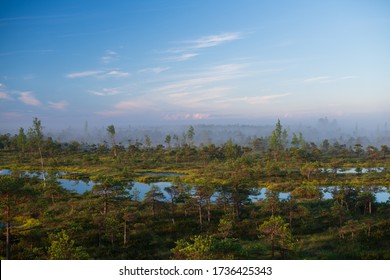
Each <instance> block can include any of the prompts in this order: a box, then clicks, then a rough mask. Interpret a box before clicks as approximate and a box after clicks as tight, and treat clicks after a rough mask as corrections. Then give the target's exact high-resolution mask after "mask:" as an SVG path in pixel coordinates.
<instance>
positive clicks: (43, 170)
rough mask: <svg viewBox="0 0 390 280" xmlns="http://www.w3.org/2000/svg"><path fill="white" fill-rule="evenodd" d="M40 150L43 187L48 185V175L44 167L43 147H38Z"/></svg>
mask: <svg viewBox="0 0 390 280" xmlns="http://www.w3.org/2000/svg"><path fill="white" fill-rule="evenodd" d="M38 150H39V156H40V157H41V168H42V179H43V187H46V176H45V169H44V166H43V157H42V151H41V147H38Z"/></svg>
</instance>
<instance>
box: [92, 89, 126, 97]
mask: <svg viewBox="0 0 390 280" xmlns="http://www.w3.org/2000/svg"><path fill="white" fill-rule="evenodd" d="M88 92H89V93H91V94H93V95H96V96H112V95H117V94H119V93H121V91H120V90H119V89H118V88H103V89H101V90H99V91H97V90H89V91H88Z"/></svg>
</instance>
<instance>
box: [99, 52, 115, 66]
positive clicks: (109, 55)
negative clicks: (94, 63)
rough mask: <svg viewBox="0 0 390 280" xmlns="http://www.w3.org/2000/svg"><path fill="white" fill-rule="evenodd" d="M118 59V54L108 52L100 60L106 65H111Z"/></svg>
mask: <svg viewBox="0 0 390 280" xmlns="http://www.w3.org/2000/svg"><path fill="white" fill-rule="evenodd" d="M117 59H118V54H117V53H116V52H114V51H111V50H106V51H105V52H104V55H103V56H102V57H101V58H100V60H101V62H102V63H104V64H109V63H111V62H113V61H115V60H117Z"/></svg>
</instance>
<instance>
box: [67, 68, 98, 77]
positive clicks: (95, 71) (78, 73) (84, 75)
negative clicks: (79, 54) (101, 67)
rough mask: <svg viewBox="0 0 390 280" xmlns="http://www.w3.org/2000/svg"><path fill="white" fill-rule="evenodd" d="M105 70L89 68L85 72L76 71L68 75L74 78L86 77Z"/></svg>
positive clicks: (94, 75)
mask: <svg viewBox="0 0 390 280" xmlns="http://www.w3.org/2000/svg"><path fill="white" fill-rule="evenodd" d="M102 73H103V71H97V70H88V71H83V72H75V73H70V74H67V75H66V77H67V78H70V79H74V78H86V77H96V76H97V75H99V74H102Z"/></svg>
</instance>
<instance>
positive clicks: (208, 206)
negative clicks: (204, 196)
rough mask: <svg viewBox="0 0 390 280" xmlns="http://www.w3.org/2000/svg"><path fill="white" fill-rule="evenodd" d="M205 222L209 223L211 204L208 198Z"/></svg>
mask: <svg viewBox="0 0 390 280" xmlns="http://www.w3.org/2000/svg"><path fill="white" fill-rule="evenodd" d="M207 221H208V222H209V223H210V221H211V202H210V197H209V199H208V200H207Z"/></svg>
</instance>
